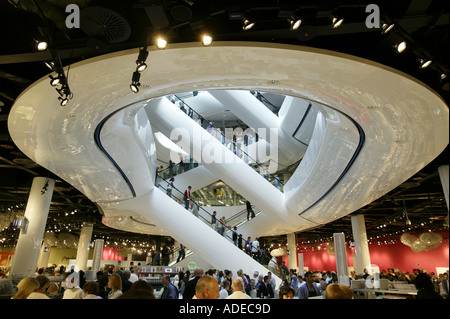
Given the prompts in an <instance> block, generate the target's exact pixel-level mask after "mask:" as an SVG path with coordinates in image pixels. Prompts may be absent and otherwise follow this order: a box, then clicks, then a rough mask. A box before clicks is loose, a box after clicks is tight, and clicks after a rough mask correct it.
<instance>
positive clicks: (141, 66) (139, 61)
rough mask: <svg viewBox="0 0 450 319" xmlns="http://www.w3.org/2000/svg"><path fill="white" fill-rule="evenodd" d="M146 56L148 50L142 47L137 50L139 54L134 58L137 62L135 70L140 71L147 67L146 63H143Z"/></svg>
mask: <svg viewBox="0 0 450 319" xmlns="http://www.w3.org/2000/svg"><path fill="white" fill-rule="evenodd" d="M147 57H148V51H147V49H146V48H142V49H141V50H139V55H138V58H137V60H136V64H137V67H136V71H138V72H142V71H144V70H145V69H146V68H147V64H145V61H146V60H147Z"/></svg>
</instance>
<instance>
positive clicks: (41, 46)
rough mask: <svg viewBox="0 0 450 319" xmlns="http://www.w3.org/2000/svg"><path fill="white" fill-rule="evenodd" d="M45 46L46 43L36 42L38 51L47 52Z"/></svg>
mask: <svg viewBox="0 0 450 319" xmlns="http://www.w3.org/2000/svg"><path fill="white" fill-rule="evenodd" d="M47 46H48V44H47V42H45V41H38V40H36V49H38V51H44V50H47Z"/></svg>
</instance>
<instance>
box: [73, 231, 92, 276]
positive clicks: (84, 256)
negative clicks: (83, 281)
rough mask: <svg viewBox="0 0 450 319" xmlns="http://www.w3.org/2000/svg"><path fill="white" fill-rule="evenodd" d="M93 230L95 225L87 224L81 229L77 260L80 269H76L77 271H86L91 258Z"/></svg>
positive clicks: (76, 263)
mask: <svg viewBox="0 0 450 319" xmlns="http://www.w3.org/2000/svg"><path fill="white" fill-rule="evenodd" d="M93 229H94V224H93V223H85V224H84V225H83V227H82V228H81V234H80V239H79V241H78V250H77V258H76V260H75V265H76V266H77V268H78V269H75V270H76V271H79V270H83V271H86V268H87V261H88V257H89V243H90V242H91V238H92V231H93Z"/></svg>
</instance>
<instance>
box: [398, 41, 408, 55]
mask: <svg viewBox="0 0 450 319" xmlns="http://www.w3.org/2000/svg"><path fill="white" fill-rule="evenodd" d="M395 49H396V50H397V52H398V53H402V52H403V51H405V49H406V42H405V41H402V42H400V43H397V44H396V45H395Z"/></svg>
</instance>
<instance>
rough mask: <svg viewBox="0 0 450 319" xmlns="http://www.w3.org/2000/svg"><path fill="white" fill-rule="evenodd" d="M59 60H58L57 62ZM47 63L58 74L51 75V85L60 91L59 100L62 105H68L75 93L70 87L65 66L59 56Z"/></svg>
mask: <svg viewBox="0 0 450 319" xmlns="http://www.w3.org/2000/svg"><path fill="white" fill-rule="evenodd" d="M55 61H57V62H55ZM45 65H46V66H47V67H48V68H49V69H50V70H52V71H54V72H55V73H56V74H57V75H56V76H53V75H51V74H50V75H49V76H48V77H49V78H50V85H51V86H54V87H55V89H56V92H58V94H59V96H58V100H59V101H60V102H59V103H60V104H61V106H66V105H67V103H69V100H71V99H72V98H73V93H72V91H71V90H70V88H69V83H68V78H67V76H66V75H65V73H64V68H63V67H62V65H61V62H60V61H59V58H57V59H55V60H53V61H48V62H45Z"/></svg>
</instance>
